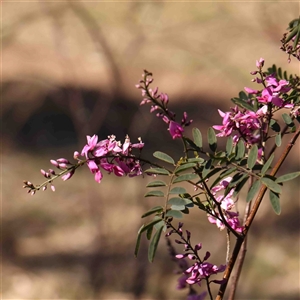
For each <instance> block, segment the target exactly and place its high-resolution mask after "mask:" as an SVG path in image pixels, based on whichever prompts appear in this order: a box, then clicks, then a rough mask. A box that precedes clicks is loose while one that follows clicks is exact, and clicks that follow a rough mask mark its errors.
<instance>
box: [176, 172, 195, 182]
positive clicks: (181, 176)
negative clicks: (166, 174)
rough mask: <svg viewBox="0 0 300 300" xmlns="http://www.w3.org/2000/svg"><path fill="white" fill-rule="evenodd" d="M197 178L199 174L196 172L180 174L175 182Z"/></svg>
mask: <svg viewBox="0 0 300 300" xmlns="http://www.w3.org/2000/svg"><path fill="white" fill-rule="evenodd" d="M195 178H198V175H197V174H194V173H189V174H183V175H180V176H178V177H177V178H175V180H174V181H173V183H176V182H181V181H188V180H193V179H195Z"/></svg>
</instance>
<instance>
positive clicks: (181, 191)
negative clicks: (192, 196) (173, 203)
mask: <svg viewBox="0 0 300 300" xmlns="http://www.w3.org/2000/svg"><path fill="white" fill-rule="evenodd" d="M184 193H186V189H185V188H183V187H179V186H178V187H177V186H176V187H174V188H172V189H171V191H170V192H169V194H184Z"/></svg>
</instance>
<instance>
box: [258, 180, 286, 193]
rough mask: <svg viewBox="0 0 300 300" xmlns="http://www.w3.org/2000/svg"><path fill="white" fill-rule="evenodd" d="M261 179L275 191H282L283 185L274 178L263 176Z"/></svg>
mask: <svg viewBox="0 0 300 300" xmlns="http://www.w3.org/2000/svg"><path fill="white" fill-rule="evenodd" d="M260 180H261V182H262V183H263V184H264V185H265V186H266V187H267V188H269V189H270V190H272V191H273V192H275V193H278V194H280V193H281V186H280V185H279V184H278V183H276V182H275V181H274V180H272V179H271V178H268V177H263V178H261V179H260Z"/></svg>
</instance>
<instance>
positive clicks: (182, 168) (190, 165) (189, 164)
mask: <svg viewBox="0 0 300 300" xmlns="http://www.w3.org/2000/svg"><path fill="white" fill-rule="evenodd" d="M196 166H197V163H195V162H187V163H183V164H181V165H180V166H179V167H178V168H176V170H175V174H178V173H180V172H182V171H185V170H187V169H191V168H193V167H196Z"/></svg>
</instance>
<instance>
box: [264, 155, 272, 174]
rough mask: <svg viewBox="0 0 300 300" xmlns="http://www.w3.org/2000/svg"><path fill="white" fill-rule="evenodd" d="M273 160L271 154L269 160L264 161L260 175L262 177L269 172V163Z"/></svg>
mask: <svg viewBox="0 0 300 300" xmlns="http://www.w3.org/2000/svg"><path fill="white" fill-rule="evenodd" d="M273 159H274V154H272V155H271V156H270V157H269V159H268V160H267V161H266V163H265V164H264V166H263V167H262V169H261V174H262V175H265V173H266V172H267V171H268V170H269V168H270V166H271V163H272V161H273Z"/></svg>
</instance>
